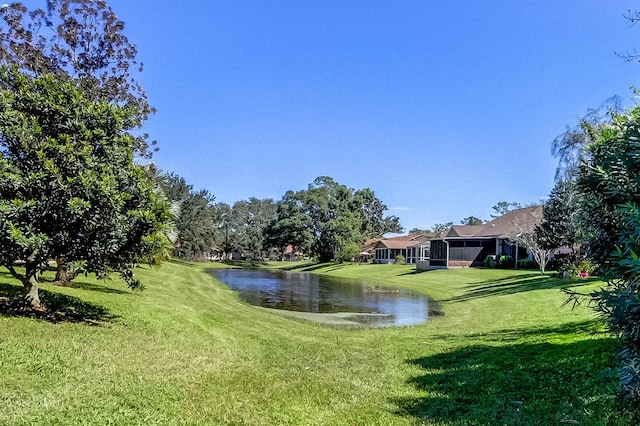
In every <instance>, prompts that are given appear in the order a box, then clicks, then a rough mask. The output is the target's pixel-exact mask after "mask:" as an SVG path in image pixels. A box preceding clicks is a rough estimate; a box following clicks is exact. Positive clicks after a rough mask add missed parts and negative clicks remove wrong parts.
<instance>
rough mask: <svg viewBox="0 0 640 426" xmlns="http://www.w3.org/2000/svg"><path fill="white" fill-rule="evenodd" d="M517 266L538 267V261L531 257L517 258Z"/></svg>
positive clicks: (525, 267)
mask: <svg viewBox="0 0 640 426" xmlns="http://www.w3.org/2000/svg"><path fill="white" fill-rule="evenodd" d="M518 268H520V269H538V268H539V266H538V262H536V261H535V260H533V259H520V260H518Z"/></svg>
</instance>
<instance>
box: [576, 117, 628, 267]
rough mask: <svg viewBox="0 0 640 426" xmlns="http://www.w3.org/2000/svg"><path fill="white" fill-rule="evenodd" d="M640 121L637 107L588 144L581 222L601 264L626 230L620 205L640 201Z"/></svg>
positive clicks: (581, 187)
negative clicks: (639, 178) (639, 152)
mask: <svg viewBox="0 0 640 426" xmlns="http://www.w3.org/2000/svg"><path fill="white" fill-rule="evenodd" d="M639 121H640V108H638V107H636V108H634V109H632V110H630V111H628V112H627V113H625V114H620V115H616V116H614V118H613V121H612V122H611V123H610V124H606V125H603V126H601V128H600V130H599V131H598V133H597V135H596V138H595V140H594V141H593V142H592V143H591V144H590V145H588V147H587V149H588V160H587V161H585V162H583V164H582V165H581V167H580V168H579V172H578V178H577V183H576V185H577V190H578V192H579V195H580V197H581V201H580V210H579V215H578V220H579V225H580V227H581V229H582V231H583V234H584V237H583V239H584V242H585V247H586V249H587V251H588V254H589V255H590V256H591V257H592V258H593V259H595V260H596V261H598V262H599V263H601V264H604V263H606V262H607V261H608V259H609V257H610V256H611V253H613V251H614V249H615V246H616V244H617V242H618V238H619V236H620V235H621V233H623V231H624V226H625V225H624V221H623V219H622V215H621V214H620V212H619V210H618V207H619V206H620V205H623V204H626V203H628V202H633V203H640V180H638V176H639V175H640V157H639V156H638V151H639V150H640V142H638V140H640V125H639Z"/></svg>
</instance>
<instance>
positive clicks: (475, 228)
mask: <svg viewBox="0 0 640 426" xmlns="http://www.w3.org/2000/svg"><path fill="white" fill-rule="evenodd" d="M541 220H542V206H531V207H524V208H521V209H516V210H511V211H510V212H507V213H506V214H504V215H503V216H500V217H498V218H495V219H493V220H492V221H490V222H487V223H485V224H482V225H453V226H452V227H451V228H450V229H449V231H448V232H447V234H446V235H445V237H444V238H445V239H446V238H510V237H514V236H516V235H517V234H519V233H521V232H522V231H523V230H525V229H532V228H533V227H534V226H535V225H536V224H537V223H540V221H541Z"/></svg>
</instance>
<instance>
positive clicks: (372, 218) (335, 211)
mask: <svg viewBox="0 0 640 426" xmlns="http://www.w3.org/2000/svg"><path fill="white" fill-rule="evenodd" d="M386 210H387V207H386V205H384V203H382V202H381V201H380V200H379V199H378V198H377V197H376V196H375V194H374V192H373V191H372V190H370V189H369V188H365V189H361V190H354V189H350V188H348V187H347V186H345V185H342V184H340V183H338V182H336V181H335V180H334V179H333V178H331V177H328V176H320V177H318V178H316V179H315V180H314V181H313V183H311V184H309V186H308V188H307V189H306V190H302V191H298V192H293V191H289V192H287V194H286V195H285V197H283V200H282V201H281V202H280V203H279V207H278V215H277V219H276V220H275V221H274V222H273V223H272V224H271V225H270V226H269V231H268V232H269V235H270V240H271V241H273V242H274V243H277V244H278V245H279V247H281V248H282V247H284V246H286V245H289V244H290V245H293V246H294V247H295V246H296V245H298V246H302V245H306V244H307V242H308V241H309V239H311V240H312V241H313V242H312V244H311V251H312V252H313V254H314V255H315V256H317V257H318V259H319V260H320V261H323V262H324V261H329V260H337V259H341V258H343V257H344V256H345V253H346V252H347V251H349V252H351V251H352V250H351V248H352V247H353V246H354V245H357V246H360V245H361V244H362V243H363V242H364V240H365V239H366V238H371V237H379V236H382V235H383V234H384V233H388V232H401V231H402V228H401V227H400V224H399V222H398V218H397V217H395V216H385V215H384V212H385V211H386ZM305 227H306V229H307V230H306V231H305ZM294 241H295V243H294ZM347 249H348V250H347Z"/></svg>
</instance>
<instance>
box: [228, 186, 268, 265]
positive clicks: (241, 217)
mask: <svg viewBox="0 0 640 426" xmlns="http://www.w3.org/2000/svg"><path fill="white" fill-rule="evenodd" d="M276 208H277V207H276V203H275V202H274V201H273V200H272V199H270V198H267V199H264V200H260V199H257V198H254V197H252V198H249V199H248V200H246V201H245V200H242V201H237V202H236V203H234V205H233V207H232V211H233V214H232V218H233V221H234V225H233V232H234V234H235V235H234V240H235V246H236V247H235V249H237V250H238V251H241V252H242V253H243V254H245V255H246V256H247V257H249V258H251V259H262V258H264V257H266V256H265V252H266V251H267V250H268V248H267V249H266V250H265V234H266V232H265V231H266V229H267V227H268V226H269V224H270V223H271V222H272V221H273V220H274V219H275V217H276Z"/></svg>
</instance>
